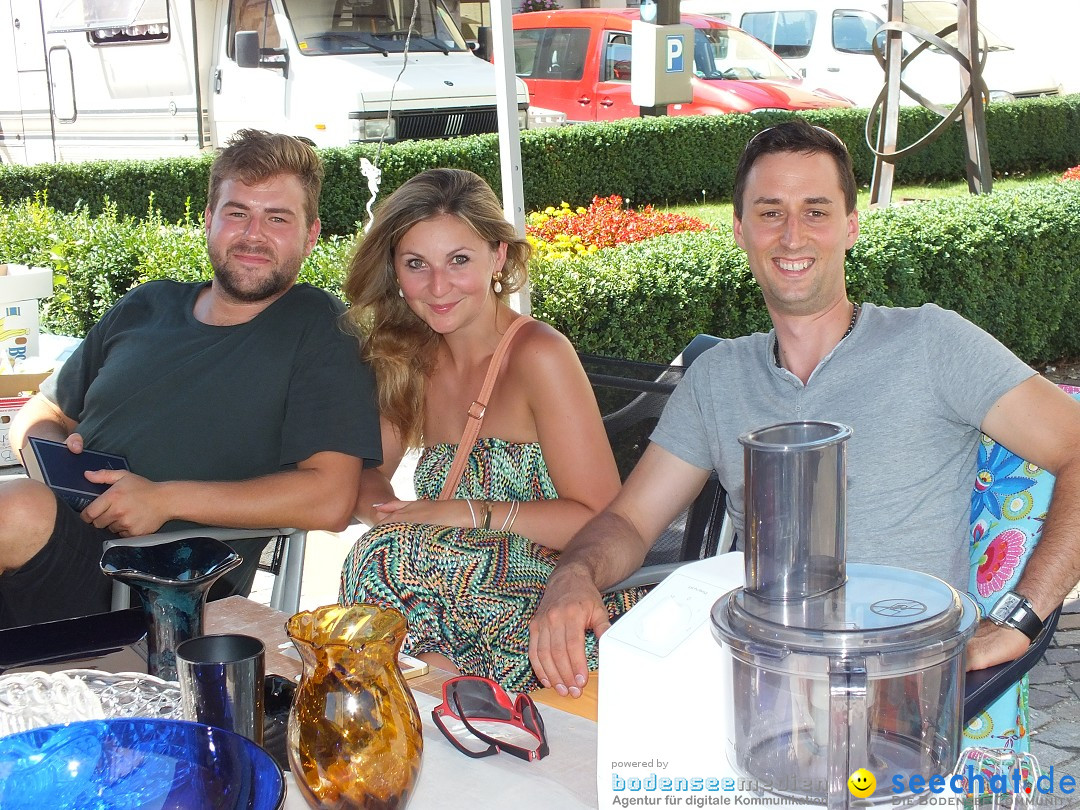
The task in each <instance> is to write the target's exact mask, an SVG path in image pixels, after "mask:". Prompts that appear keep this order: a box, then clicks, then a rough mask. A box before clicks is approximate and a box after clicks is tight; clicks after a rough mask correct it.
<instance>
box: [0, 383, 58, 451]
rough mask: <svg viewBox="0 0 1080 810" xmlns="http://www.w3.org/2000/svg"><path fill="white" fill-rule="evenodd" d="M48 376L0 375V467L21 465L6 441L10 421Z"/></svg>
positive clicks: (9, 443)
mask: <svg viewBox="0 0 1080 810" xmlns="http://www.w3.org/2000/svg"><path fill="white" fill-rule="evenodd" d="M48 376H49V373H45V374H0V467H10V466H12V465H17V464H22V460H21V459H20V458H19V454H18V453H16V452H15V449H14V448H13V447H12V446H11V442H10V441H9V440H8V430H9V429H10V428H11V420H12V419H14V418H15V414H16V413H18V412H19V408H21V407H22V406H23V405H24V404H26V401H27V400H28V399H30V396H29V395H30V394H32V393H34V392H36V391H37V390H38V386H39V385H41V383H42V381H43V380H44V379H45V378H46V377H48Z"/></svg>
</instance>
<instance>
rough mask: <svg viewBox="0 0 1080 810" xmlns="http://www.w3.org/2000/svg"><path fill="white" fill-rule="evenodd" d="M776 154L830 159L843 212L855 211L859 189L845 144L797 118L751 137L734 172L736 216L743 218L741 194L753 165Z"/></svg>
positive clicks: (825, 131)
mask: <svg viewBox="0 0 1080 810" xmlns="http://www.w3.org/2000/svg"><path fill="white" fill-rule="evenodd" d="M778 152H799V153H801V154H804V155H817V154H825V155H828V156H829V157H831V158H832V159H833V162H834V163H835V164H836V171H837V174H838V175H839V179H840V188H842V189H843V190H844V211H845V213H847V214H850V213H851V212H852V211H854V210H855V204H856V202H857V199H858V187H857V186H856V185H855V171H854V169H853V168H852V166H851V155H850V154H848V150H847V147H846V146H845V145H844V142H843V141H842V140H840V139H839V138H838V137H837V136H836V135H834V134H833V133H831V132H829V130H827V129H822V128H821V127H815V126H811V125H810V124H808V123H806V122H805V121H803V120H802V119H801V118H797V119H795V120H794V121H785V122H784V123H783V124H777V125H776V126H774V127H769V128H768V129H763V130H761V132H759V133H758V134H757V135H755V136H754V137H753V138H751V139H750V140H749V141H748V142H747V144H746V148H745V149H744V150H743V153H742V157H740V158H739V166H738V168H737V169H736V170H735V199H734V204H735V216H736V217H738V218H739V219H742V215H743V195H744V194H745V193H746V178H747V177H748V176H749V174H750V170H751V169H752V168H754V164H755V163H756V162H757V161H758V159H759V158H760V157H762V156H763V155H773V154H776V153H778Z"/></svg>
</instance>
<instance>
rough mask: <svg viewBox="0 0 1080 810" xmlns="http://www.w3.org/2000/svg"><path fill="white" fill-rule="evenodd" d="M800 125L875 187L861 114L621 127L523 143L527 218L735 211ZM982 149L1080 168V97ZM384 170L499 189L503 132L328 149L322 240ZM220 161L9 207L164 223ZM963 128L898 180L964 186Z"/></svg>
mask: <svg viewBox="0 0 1080 810" xmlns="http://www.w3.org/2000/svg"><path fill="white" fill-rule="evenodd" d="M795 115H799V116H802V117H804V118H806V119H807V120H809V121H810V122H811V123H814V124H817V125H819V126H824V127H827V128H829V129H831V130H833V131H834V132H836V133H837V134H838V135H839V136H840V137H841V138H843V139H844V141H845V142H846V143H847V144H848V147H849V149H850V150H851V153H852V159H853V161H854V164H855V173H856V177H857V178H858V180H859V182H860V183H862V184H866V183H869V182H870V177H871V173H872V170H873V156H872V155H871V153H870V150H869V148H868V147H867V146H866V142H865V132H864V129H865V122H866V111H865V110H858V109H855V110H820V111H813V112H806V113H786V112H770V113H759V114H755V115H716V116H692V117H676V118H642V119H626V120H623V121H614V122H610V123H604V124H579V125H575V126H572V127H564V128H559V129H542V130H535V131H527V132H523V133H522V135H521V158H522V176H523V182H524V192H525V206H526V209H527V210H537V209H541V208H544V207H546V206H548V205H558V204H559V202H561V201H564V200H565V201H566V202H569V203H571V204H573V205H585V204H587V203H588V202H589V200H591V199H592V197H593V195H594V194H599V195H601V196H607V195H609V194H619V195H621V196H622V197H623V198H624V199H629V200H631V201H633V203H634V204H644V203H655V204H674V203H680V202H689V201H692V200H700V199H701V198H702V196H703V195H704V196H705V197H706V198H708V199H712V200H728V199H730V196H731V187H732V183H733V179H734V171H735V164H736V162H737V160H738V156H739V154H740V152H741V151H742V148H743V145H744V144H745V143H746V141H747V140H748V139H749V138H750V136H751V135H753V134H754V133H755V132H757V131H758V130H760V129H761V128H762V127H764V126H768V125H770V124H772V123H776V122H777V121H780V120H785V119H788V118H791V117H793V116H795ZM986 119H987V140H988V144H989V147H990V155H991V164H992V168H993V170H994V172H995V173H997V174H998V175H1002V174H1017V173H1025V172H1033V171H1041V170H1064V169H1066V168H1068V167H1070V166H1073V165H1076V164H1077V163H1080V96H1061V97H1053V98H1045V99H1027V100H1021V101H1013V102H1005V103H995V104H990V105H989V106H988V107H987V111H986ZM937 120H938V117H937V115H936V114H935V113H932V112H930V111H928V110H924V109H922V108H914V107H904V108H902V109H901V110H900V138H899V142H900V144H901V145H906V144H909V143H912V142H913V141H915V140H917V139H918V138H919V137H921V135H922V134H923V133H925V132H926V131H928V130H929V129H930V128H931V127H932V126H933V125H934V123H935V122H936V121H937ZM376 154H378V162H379V166H380V168H381V169H382V190H381V192H380V193H381V194H382V195H386V194H389V193H390V192H391V191H392V190H393V189H395V188H397V187H398V186H399V185H401V184H402V183H403V182H405V180H407V179H408V178H410V177H412V176H413V175H415V174H417V173H418V172H420V171H423V170H424V169H428V168H432V167H436V166H454V167H461V168H468V169H472V170H473V171H475V172H477V173H478V174H480V175H481V176H483V177H485V178H486V179H487V180H488V182H489V183H491V185H492V186H493V187H494V188H496V189H498V188H499V187H500V175H499V155H498V142H497V138H496V136H494V135H482V136H470V137H467V138H457V139H452V140H446V141H407V142H402V143H398V144H390V145H384V146H383V147H382V148H381V149H379V148H377V147H375V146H370V145H363V146H352V147H347V148H339V149H325V150H323V151H322V155H323V159H324V161H325V163H326V183H325V185H324V191H323V198H322V213H323V230H324V232H325V233H328V234H340V235H348V234H352V233H354V232H355V230H356V224H357V222H358V221H360V220H362V219H365V218H366V215H365V213H364V207H365V205H366V203H367V200H368V196H369V194H368V189H367V181H366V180H365V178H364V177H363V175H362V174H361V173H360V158H361V157H367V158H369V159H372V160H374V159H375V158H376ZM211 161H212V157H211V156H209V155H206V156H202V157H199V158H174V159H166V160H153V161H116V162H102V161H98V162H89V163H75V164H40V165H36V166H11V165H3V166H0V200H2V201H6V202H8V203H12V202H15V201H18V200H22V199H28V198H32V197H34V196H35V195H36V194H40V193H44V194H45V195H46V197H47V199H48V202H49V204H50V205H52V206H53V207H55V208H57V209H58V210H61V211H68V212H71V211H75V210H77V209H78V208H79V207H80V206H85V207H86V208H87V209H88V210H89V211H90V212H91V213H93V214H98V213H101V212H102V211H103V210H105V209H104V206H105V203H106V201H108V202H109V203H111V204H112V205H113V206H115V210H116V211H117V212H118V214H119V215H121V216H128V215H130V216H142V215H144V214H145V212H146V211H147V210H148V207H150V198H151V195H153V206H154V207H156V208H158V209H159V210H160V211H161V214H162V216H163V218H164V219H165V220H166V221H170V222H173V221H177V220H179V219H182V218H183V217H184V215H185V212H186V211H187V210H189V209H190V210H194V211H196V212H198V211H201V210H202V209H203V208H205V206H206V183H207V177H208V174H209V168H210V163H211ZM963 176H964V159H963V138H962V128H961V126H960V125H959V124H954V125H953V126H951V127H950V128H949V129H948V131H947V132H946V133H945V134H943V135H942V137H941V138H940V139H938V140H937V141H936V142H935V143H934V144H932V145H931V146H930V147H928V148H927V149H925V150H923V151H921V152H918V153H916V154H914V155H912V156H910V157H908V158H906V159H904V160H903V161H901V162H900V163H899V164H897V171H896V181H897V182H898V183H908V184H914V183H920V182H925V181H932V180H949V179H954V180H955V179H961V178H963Z"/></svg>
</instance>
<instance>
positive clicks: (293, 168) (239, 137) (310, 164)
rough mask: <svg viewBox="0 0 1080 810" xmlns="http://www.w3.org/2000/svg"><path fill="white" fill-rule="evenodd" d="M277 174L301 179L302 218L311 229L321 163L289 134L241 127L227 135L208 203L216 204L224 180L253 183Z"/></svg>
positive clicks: (319, 189)
mask: <svg viewBox="0 0 1080 810" xmlns="http://www.w3.org/2000/svg"><path fill="white" fill-rule="evenodd" d="M305 140H306V139H305ZM280 174H291V175H295V176H296V177H297V178H298V179H299V180H300V185H301V186H303V188H304V218H305V219H306V220H307V226H308V227H309V228H310V227H311V224H312V223H313V222H315V220H316V219H318V217H319V194H320V193H321V192H322V180H323V165H322V161H321V160H320V159H319V155H318V154H317V153H316V152H315V150H314V149H312V148H311V146H310V145H309V144H307V143H305V142H304V141H302V140H301V139H299V138H294V137H293V136H292V135H282V134H280V133H274V132H264V131H263V130H261V129H242V130H240V131H239V132H237V133H236V134H235V135H233V136H232V137H230V138H229V140H228V141H226V144H225V148H224V149H222V150H221V152H220V153H218V156H217V159H216V160H215V161H214V165H213V166H212V167H211V169H210V188H209V189H208V191H207V194H206V199H207V205H208V206H209V208H210V210H213V209H214V208H215V207H216V206H217V203H218V196H219V195H220V194H221V185H222V183H224V182H225V181H226V180H231V179H237V180H239V181H240V182H242V183H244V184H246V185H249V186H254V185H258V184H259V183H264V182H266V181H267V180H269V179H270V178H272V177H276V176H277V175H280Z"/></svg>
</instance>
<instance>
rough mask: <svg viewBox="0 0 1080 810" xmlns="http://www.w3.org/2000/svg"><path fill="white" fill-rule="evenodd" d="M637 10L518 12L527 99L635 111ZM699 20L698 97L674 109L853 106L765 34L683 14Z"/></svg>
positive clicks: (602, 117) (598, 110)
mask: <svg viewBox="0 0 1080 810" xmlns="http://www.w3.org/2000/svg"><path fill="white" fill-rule="evenodd" d="M637 17H638V12H637V10H636V9H605V8H598V9H561V10H559V11H535V12H531V13H528V14H515V15H514V17H513V22H514V64H515V70H516V72H517V75H518V76H519V77H521V78H522V79H524V80H525V84H526V85H528V87H529V101H530V104H533V105H535V106H537V107H546V108H548V109H552V110H559V111H560V112H564V113H566V117H567V120H569V121H612V120H615V119H618V118H636V117H637V116H638V115H639V114H640V111H639V108H638V107H637V105H635V104H634V103H633V102H632V101H631V100H630V75H631V66H630V43H631V33H630V28H631V23H632V22H633V20H635V19H637ZM682 22H683V23H685V24H687V25H692V26H693V27H694V75H693V78H691V80H690V81H691V84H692V85H693V89H694V100H693V101H692V102H691V103H689V104H672V105H669V107H668V114H669V115H713V114H717V113H729V112H739V113H746V112H751V111H753V110H769V109H771V110H818V109H823V108H826V107H850V106H852V104H851V102H850V101H849V100H848V99H846V98H844V97H843V96H838V95H835V94H833V93H830V92H828V91H826V90H810V89H809V88H807V87H805V86H804V85H803V81H802V78H801V77H800V76H799V74H798V73H796V72H795V71H794V70H792V69H791V68H790V67H788V65H787V64H785V62H784V61H783V60H782V59H781V58H780V57H779V56H777V55H776V54H775V53H773V52H772V51H771V50H769V48H768V46H766V45H764V44H763V43H762V42H760V41H759V40H756V39H754V38H753V37H752V36H750V35H749V34H747V33H746V32H745V31H743V30H742V29H740V28H735V27H734V26H732V25H729V24H727V23H725V22H722V21H721V20H718V19H716V18H714V17H709V16H706V15H701V14H683V15H682Z"/></svg>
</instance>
